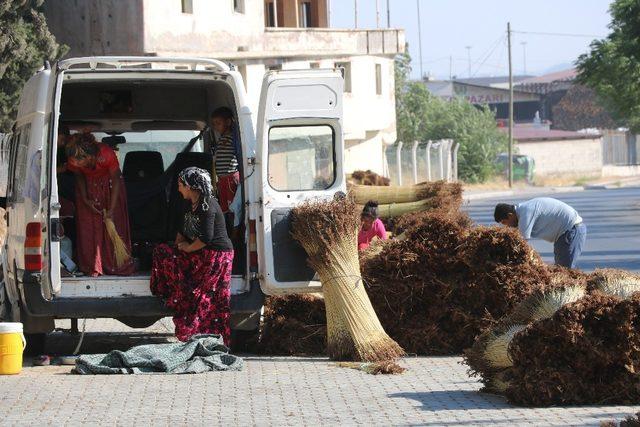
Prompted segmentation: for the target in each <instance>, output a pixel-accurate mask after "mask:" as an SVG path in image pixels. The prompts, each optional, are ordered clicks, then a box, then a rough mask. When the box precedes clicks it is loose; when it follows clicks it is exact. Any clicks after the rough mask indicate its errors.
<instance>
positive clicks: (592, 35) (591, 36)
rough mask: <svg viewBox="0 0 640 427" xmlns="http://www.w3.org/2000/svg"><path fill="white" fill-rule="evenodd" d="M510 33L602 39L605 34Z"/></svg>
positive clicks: (513, 31)
mask: <svg viewBox="0 0 640 427" xmlns="http://www.w3.org/2000/svg"><path fill="white" fill-rule="evenodd" d="M511 32H512V33H517V34H531V35H534V36H558V37H589V38H598V39H602V38H604V37H605V36H599V35H595V34H573V33H543V32H539V31H515V30H511Z"/></svg>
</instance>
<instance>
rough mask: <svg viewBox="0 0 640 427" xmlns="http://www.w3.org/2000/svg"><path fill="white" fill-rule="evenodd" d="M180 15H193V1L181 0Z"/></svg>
mask: <svg viewBox="0 0 640 427" xmlns="http://www.w3.org/2000/svg"><path fill="white" fill-rule="evenodd" d="M182 13H193V0H182Z"/></svg>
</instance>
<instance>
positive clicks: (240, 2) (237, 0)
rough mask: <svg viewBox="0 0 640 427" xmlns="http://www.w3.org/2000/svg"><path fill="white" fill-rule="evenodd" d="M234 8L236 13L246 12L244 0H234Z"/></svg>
mask: <svg viewBox="0 0 640 427" xmlns="http://www.w3.org/2000/svg"><path fill="white" fill-rule="evenodd" d="M233 10H234V12H236V13H244V0H233Z"/></svg>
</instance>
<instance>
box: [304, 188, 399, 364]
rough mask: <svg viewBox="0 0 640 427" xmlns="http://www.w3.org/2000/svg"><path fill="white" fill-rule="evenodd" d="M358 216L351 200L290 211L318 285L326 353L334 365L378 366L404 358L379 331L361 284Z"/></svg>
mask: <svg viewBox="0 0 640 427" xmlns="http://www.w3.org/2000/svg"><path fill="white" fill-rule="evenodd" d="M359 226H360V213H359V211H358V210H357V207H356V204H355V203H354V202H353V200H351V199H341V200H333V201H330V202H308V203H305V204H303V205H301V206H299V207H296V208H294V209H293V212H292V234H293V237H294V238H295V239H296V240H297V241H299V242H300V243H301V244H302V246H303V247H304V249H305V250H306V252H307V255H308V256H309V259H308V262H309V265H310V266H311V267H312V268H313V269H314V270H315V271H316V272H317V273H318V275H319V276H320V281H321V282H322V291H323V294H324V298H325V306H326V313H327V351H328V353H329V357H330V358H332V359H334V360H336V359H338V360H340V359H351V360H354V361H363V362H377V361H382V360H393V359H396V358H397V357H400V356H402V355H404V351H403V350H402V348H401V347H400V346H399V345H398V344H397V343H396V342H395V341H394V340H392V339H391V338H390V337H389V336H388V335H387V334H386V332H385V331H384V329H383V328H382V325H381V324H380V321H379V320H378V316H377V315H376V313H375V311H374V310H373V306H372V305H371V302H370V301H369V296H368V295H367V292H366V290H365V288H364V285H363V283H362V277H361V275H360V264H359V260H358V248H357V240H358V229H359Z"/></svg>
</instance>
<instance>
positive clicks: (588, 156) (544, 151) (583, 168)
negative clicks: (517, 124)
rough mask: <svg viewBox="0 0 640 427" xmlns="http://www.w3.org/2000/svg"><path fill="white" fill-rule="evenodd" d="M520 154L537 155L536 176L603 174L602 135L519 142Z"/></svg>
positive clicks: (535, 159)
mask: <svg viewBox="0 0 640 427" xmlns="http://www.w3.org/2000/svg"><path fill="white" fill-rule="evenodd" d="M517 149H518V152H519V153H520V154H526V155H528V156H531V157H533V159H534V161H535V176H549V175H576V174H584V175H600V174H602V138H600V137H598V138H593V139H575V140H559V141H534V142H518V144H517Z"/></svg>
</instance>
